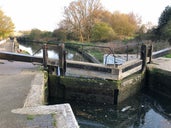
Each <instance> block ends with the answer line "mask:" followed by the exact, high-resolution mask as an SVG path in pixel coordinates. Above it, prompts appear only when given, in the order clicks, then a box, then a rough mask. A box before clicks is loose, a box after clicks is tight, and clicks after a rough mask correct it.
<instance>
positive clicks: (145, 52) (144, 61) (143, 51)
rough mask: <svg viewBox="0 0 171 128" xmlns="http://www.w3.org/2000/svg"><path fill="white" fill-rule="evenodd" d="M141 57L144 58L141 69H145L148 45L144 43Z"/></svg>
mask: <svg viewBox="0 0 171 128" xmlns="http://www.w3.org/2000/svg"><path fill="white" fill-rule="evenodd" d="M141 59H142V69H141V71H142V72H143V71H145V68H146V64H147V46H146V45H145V44H142V46H141Z"/></svg>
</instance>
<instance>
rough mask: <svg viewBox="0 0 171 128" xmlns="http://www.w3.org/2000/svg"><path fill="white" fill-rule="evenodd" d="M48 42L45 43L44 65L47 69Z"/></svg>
mask: <svg viewBox="0 0 171 128" xmlns="http://www.w3.org/2000/svg"><path fill="white" fill-rule="evenodd" d="M47 49H48V47H47V44H44V45H43V66H44V69H47V62H48V52H47Z"/></svg>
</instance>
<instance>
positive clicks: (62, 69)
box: [59, 43, 66, 76]
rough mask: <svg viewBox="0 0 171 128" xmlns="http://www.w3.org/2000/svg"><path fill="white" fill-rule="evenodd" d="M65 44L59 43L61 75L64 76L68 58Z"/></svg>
mask: <svg viewBox="0 0 171 128" xmlns="http://www.w3.org/2000/svg"><path fill="white" fill-rule="evenodd" d="M64 49H65V46H64V44H63V43H62V44H60V45H59V68H60V75H61V76H63V75H65V71H66V64H65V63H66V60H65V51H64Z"/></svg>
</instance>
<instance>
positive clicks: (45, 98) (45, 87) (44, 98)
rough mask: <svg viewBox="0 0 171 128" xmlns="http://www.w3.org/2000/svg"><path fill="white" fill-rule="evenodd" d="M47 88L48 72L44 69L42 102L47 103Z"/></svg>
mask: <svg viewBox="0 0 171 128" xmlns="http://www.w3.org/2000/svg"><path fill="white" fill-rule="evenodd" d="M48 96H49V88H48V73H47V72H46V71H44V87H43V99H42V102H43V104H47V103H48Z"/></svg>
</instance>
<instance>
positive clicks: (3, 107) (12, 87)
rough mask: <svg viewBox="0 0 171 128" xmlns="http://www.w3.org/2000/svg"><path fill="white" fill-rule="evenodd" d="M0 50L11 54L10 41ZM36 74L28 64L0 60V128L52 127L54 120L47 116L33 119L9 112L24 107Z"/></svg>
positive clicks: (34, 68)
mask: <svg viewBox="0 0 171 128" xmlns="http://www.w3.org/2000/svg"><path fill="white" fill-rule="evenodd" d="M0 50H1V51H9V52H11V51H12V47H11V41H10V40H9V41H8V42H7V43H5V44H2V45H0ZM37 73H38V71H37V67H35V66H34V65H32V64H30V63H23V62H15V61H13V62H12V61H7V60H0V128H35V127H39V128H45V127H46V128H53V127H54V124H53V123H54V121H53V120H54V119H53V117H52V116H51V115H49V114H46V115H39V116H34V118H33V117H32V116H29V115H27V114H16V113H12V112H11V111H12V110H14V109H17V108H22V107H23V106H24V103H25V99H26V98H27V95H28V93H29V91H30V88H31V85H32V81H33V79H34V78H35V75H36V74H37ZM47 122H49V123H47Z"/></svg>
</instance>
